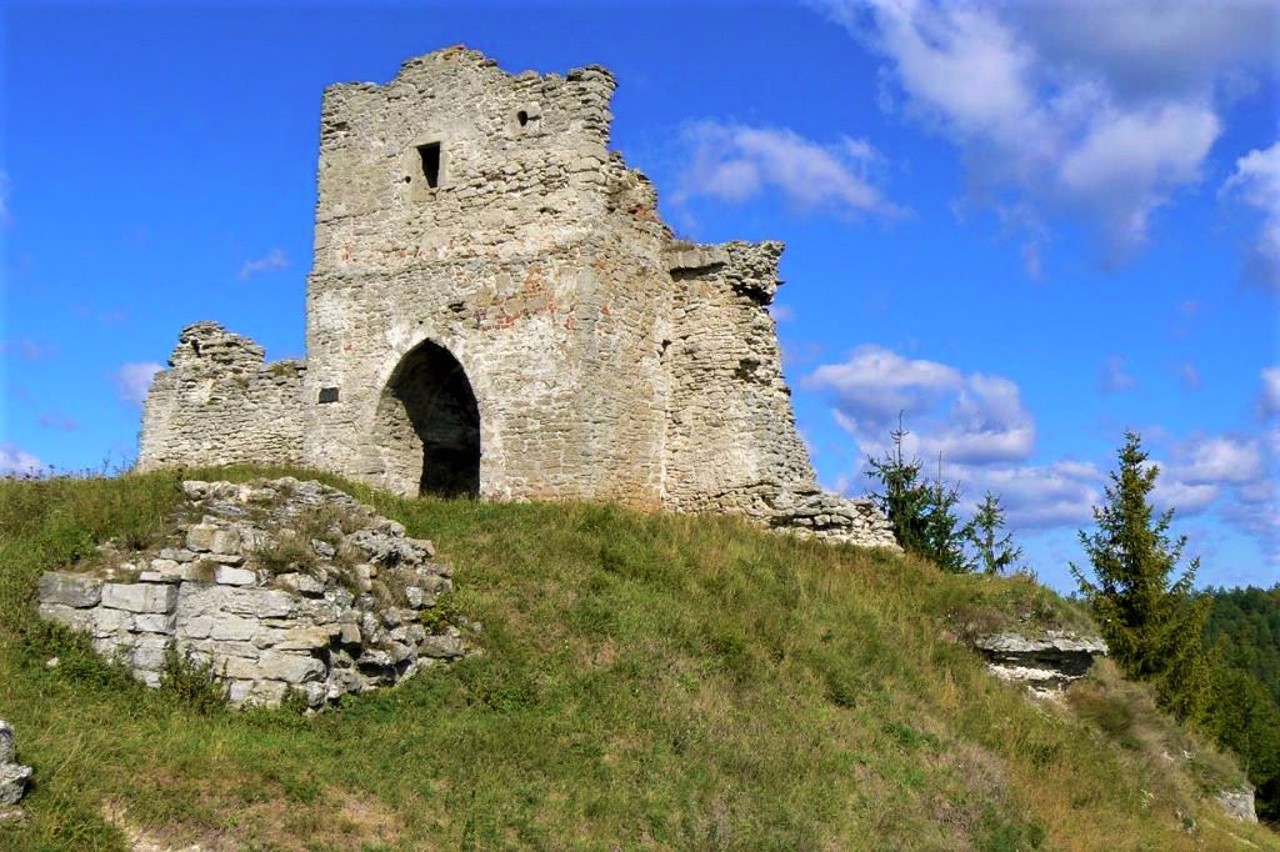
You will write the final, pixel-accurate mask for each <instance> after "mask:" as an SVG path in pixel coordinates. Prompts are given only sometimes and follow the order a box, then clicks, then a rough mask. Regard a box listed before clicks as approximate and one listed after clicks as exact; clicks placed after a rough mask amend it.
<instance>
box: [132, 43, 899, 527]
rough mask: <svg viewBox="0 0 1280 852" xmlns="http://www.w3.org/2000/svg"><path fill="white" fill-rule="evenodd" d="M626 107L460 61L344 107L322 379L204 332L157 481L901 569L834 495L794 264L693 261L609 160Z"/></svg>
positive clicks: (327, 222)
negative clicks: (793, 289) (807, 440)
mask: <svg viewBox="0 0 1280 852" xmlns="http://www.w3.org/2000/svg"><path fill="white" fill-rule="evenodd" d="M615 85H616V84H615V82H614V79H613V77H612V75H611V74H610V73H609V72H608V71H607V70H605V69H603V68H599V67H594V66H593V67H587V68H583V69H578V70H575V71H571V72H569V74H568V75H567V76H564V77H561V76H559V75H556V74H550V75H545V76H542V75H538V74H535V73H533V72H525V73H522V74H518V75H514V76H513V75H510V74H508V73H506V72H505V71H503V70H502V69H500V68H499V67H498V66H497V65H496V63H495V62H493V61H492V60H490V59H487V58H485V57H484V56H482V55H481V54H479V53H476V52H475V51H471V50H467V49H464V48H460V47H455V48H449V49H446V50H442V51H438V52H436V53H432V54H429V55H427V56H423V57H420V58H417V59H413V60H410V61H409V62H407V63H405V64H404V66H403V67H402V68H401V70H400V72H399V74H398V75H397V76H396V78H395V79H394V80H392V81H391V82H390V83H389V84H387V85H385V86H379V85H373V84H369V83H356V84H341V85H335V86H332V87H330V88H329V89H328V90H327V91H326V92H325V97H324V107H323V113H322V117H321V122H322V123H321V137H320V165H319V179H318V183H319V200H318V203H317V205H316V231H315V261H314V267H313V269H312V271H311V275H310V277H309V279H308V286H307V357H306V360H305V362H303V361H279V362H275V363H272V364H264V363H263V350H262V348H261V347H259V346H258V345H257V344H255V343H253V342H252V341H251V340H248V339H247V338H244V337H240V336H238V335H234V334H230V333H228V332H227V331H226V330H224V329H223V328H221V327H220V326H218V325H216V324H213V323H197V324H195V325H192V326H189V327H188V328H186V329H185V330H183V332H182V334H181V336H180V338H179V343H178V346H177V348H176V349H175V350H174V352H173V355H172V356H171V358H170V362H169V365H170V369H169V370H167V371H165V372H163V373H160V374H159V375H157V376H156V378H155V380H154V383H153V385H152V388H151V392H150V395H149V397H148V399H147V403H146V410H145V415H144V425H143V434H142V443H141V449H140V456H139V462H138V464H139V467H140V468H143V469H147V468H155V467H159V466H164V465H175V464H186V465H193V464H223V463H230V462H235V461H258V462H268V463H281V464H303V465H308V466H313V467H318V468H323V469H326V470H331V471H334V472H337V473H341V474H343V475H346V476H349V477H351V478H353V479H357V480H361V481H365V482H369V483H372V484H375V485H379V486H382V487H385V488H388V489H391V490H392V491H396V492H399V493H402V494H418V493H424V492H426V493H441V494H448V495H457V494H471V495H476V496H479V497H482V498H486V499H501V500H510V499H557V498H584V499H590V500H605V501H616V502H621V503H626V504H629V505H633V506H641V507H650V508H664V509H669V510H674V511H731V512H737V513H740V514H744V515H747V516H749V517H751V518H754V519H757V520H759V521H762V522H765V523H768V524H772V525H775V526H797V527H799V528H803V529H807V530H810V531H813V532H815V533H817V534H819V535H823V536H827V537H833V538H837V539H840V540H849V541H854V542H857V543H861V544H870V545H887V546H892V545H893V538H892V534H891V533H890V532H889V531H888V529H887V526H886V524H885V522H884V519H883V518H882V517H881V516H880V515H879V513H878V512H876V511H875V509H874V508H873V507H872V506H871V505H869V504H867V503H866V502H865V501H849V500H844V499H843V498H839V497H836V496H835V495H830V494H826V493H823V492H821V491H819V490H818V489H817V488H816V486H815V485H814V475H813V470H812V468H811V467H810V464H809V459H808V455H807V453H806V450H805V446H804V444H803V442H802V441H801V439H800V437H799V435H798V433H797V432H796V429H795V422H794V417H793V414H792V410H791V401H790V391H789V389H788V388H787V385H786V383H785V382H784V380H783V377H782V370H781V359H780V352H779V348H778V342H777V334H776V330H775V328H774V323H773V320H772V318H771V317H770V316H769V313H768V312H767V310H766V306H767V305H768V304H769V303H770V301H771V300H772V299H773V295H774V291H775V290H776V288H777V286H778V283H779V282H778V278H777V264H778V258H779V255H780V254H781V252H782V245H781V244H780V243H776V242H765V243H757V244H749V243H740V242H733V243H727V244H724V245H694V244H691V243H688V242H683V241H679V240H676V239H674V238H673V235H672V233H671V230H670V229H669V228H668V227H667V226H666V225H665V224H664V223H663V222H662V220H661V219H660V218H659V216H658V214H657V211H656V196H655V192H654V189H653V187H652V185H651V184H650V183H649V181H648V180H647V179H646V178H645V177H644V175H642V174H640V173H639V172H638V171H635V170H632V169H628V168H627V167H626V165H625V164H624V163H623V160H622V158H621V156H620V155H619V154H617V153H613V152H610V151H609V149H608V141H609V122H610V118H611V116H610V112H609V104H610V100H611V98H612V95H613V91H614V88H615Z"/></svg>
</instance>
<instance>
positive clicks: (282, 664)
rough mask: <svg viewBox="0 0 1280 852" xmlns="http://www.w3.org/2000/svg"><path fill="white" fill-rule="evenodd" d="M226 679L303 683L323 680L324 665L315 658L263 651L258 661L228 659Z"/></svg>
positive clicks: (237, 658)
mask: <svg viewBox="0 0 1280 852" xmlns="http://www.w3.org/2000/svg"><path fill="white" fill-rule="evenodd" d="M226 664H227V667H226V674H227V677H231V678H237V679H243V680H250V679H252V680H280V681H285V682H286V683H305V682H307V681H313V680H323V679H324V675H325V667H324V663H323V662H321V661H320V660H317V659H316V658H315V657H309V656H305V655H302V654H290V653H285V652H279V651H263V652H262V655H261V656H260V657H258V659H256V660H254V659H246V658H244V657H228V658H227V661H226Z"/></svg>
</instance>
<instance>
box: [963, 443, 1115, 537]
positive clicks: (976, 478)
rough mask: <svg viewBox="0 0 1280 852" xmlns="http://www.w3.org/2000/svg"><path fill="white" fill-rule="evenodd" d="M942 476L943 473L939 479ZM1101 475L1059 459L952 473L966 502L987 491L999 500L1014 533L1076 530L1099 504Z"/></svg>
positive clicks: (1091, 468)
mask: <svg viewBox="0 0 1280 852" xmlns="http://www.w3.org/2000/svg"><path fill="white" fill-rule="evenodd" d="M945 473H946V472H945V471H944V474H945ZM1104 478H1105V476H1104V474H1103V473H1102V471H1100V470H1098V468H1097V467H1095V466H1094V465H1092V464H1088V463H1085V462H1077V461H1070V460H1063V461H1058V462H1054V463H1053V464H1047V465H1020V466H1017V467H988V468H980V467H968V468H961V469H960V470H959V471H958V472H956V479H957V480H958V481H960V482H962V483H963V485H964V488H965V491H966V493H968V494H969V496H970V497H972V496H973V495H975V494H981V493H984V492H986V491H991V492H993V493H995V494H998V495H999V496H1000V503H1001V505H1002V506H1003V507H1004V508H1005V510H1006V512H1007V513H1008V515H1007V519H1008V522H1009V526H1010V527H1012V528H1014V529H1044V528H1047V527H1057V526H1075V527H1081V526H1084V525H1087V524H1089V523H1091V522H1092V521H1093V507H1094V506H1096V505H1098V504H1099V503H1101V502H1102V499H1103V493H1102V483H1103V480H1104Z"/></svg>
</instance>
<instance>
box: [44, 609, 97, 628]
mask: <svg viewBox="0 0 1280 852" xmlns="http://www.w3.org/2000/svg"><path fill="white" fill-rule="evenodd" d="M37 611H38V612H39V613H40V617H41V618H46V619H49V620H50V621H57V622H60V623H62V624H65V625H66V626H67V627H70V628H71V629H72V630H81V631H91V630H92V629H93V624H94V613H95V610H92V609H77V608H75V607H69V606H64V605H62V604H50V603H41V604H40V606H39V607H38V608H37Z"/></svg>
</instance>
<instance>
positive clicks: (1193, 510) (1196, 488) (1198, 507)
mask: <svg viewBox="0 0 1280 852" xmlns="http://www.w3.org/2000/svg"><path fill="white" fill-rule="evenodd" d="M1221 493H1222V488H1221V487H1220V486H1218V485H1217V484H1216V483H1212V482H1201V483H1196V484H1191V483H1188V482H1179V481H1178V480H1176V479H1172V478H1170V477H1168V476H1165V475H1161V476H1160V477H1159V478H1158V479H1156V487H1155V488H1154V489H1152V491H1151V502H1152V504H1154V506H1155V507H1156V508H1157V509H1159V510H1160V511H1164V510H1166V509H1173V510H1174V511H1175V512H1176V513H1177V515H1178V516H1180V517H1181V516H1183V515H1194V514H1197V513H1199V512H1202V511H1204V510H1205V509H1207V508H1208V507H1209V505H1210V504H1211V503H1213V501H1214V500H1217V499H1218V496H1219V495H1220V494H1221Z"/></svg>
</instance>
